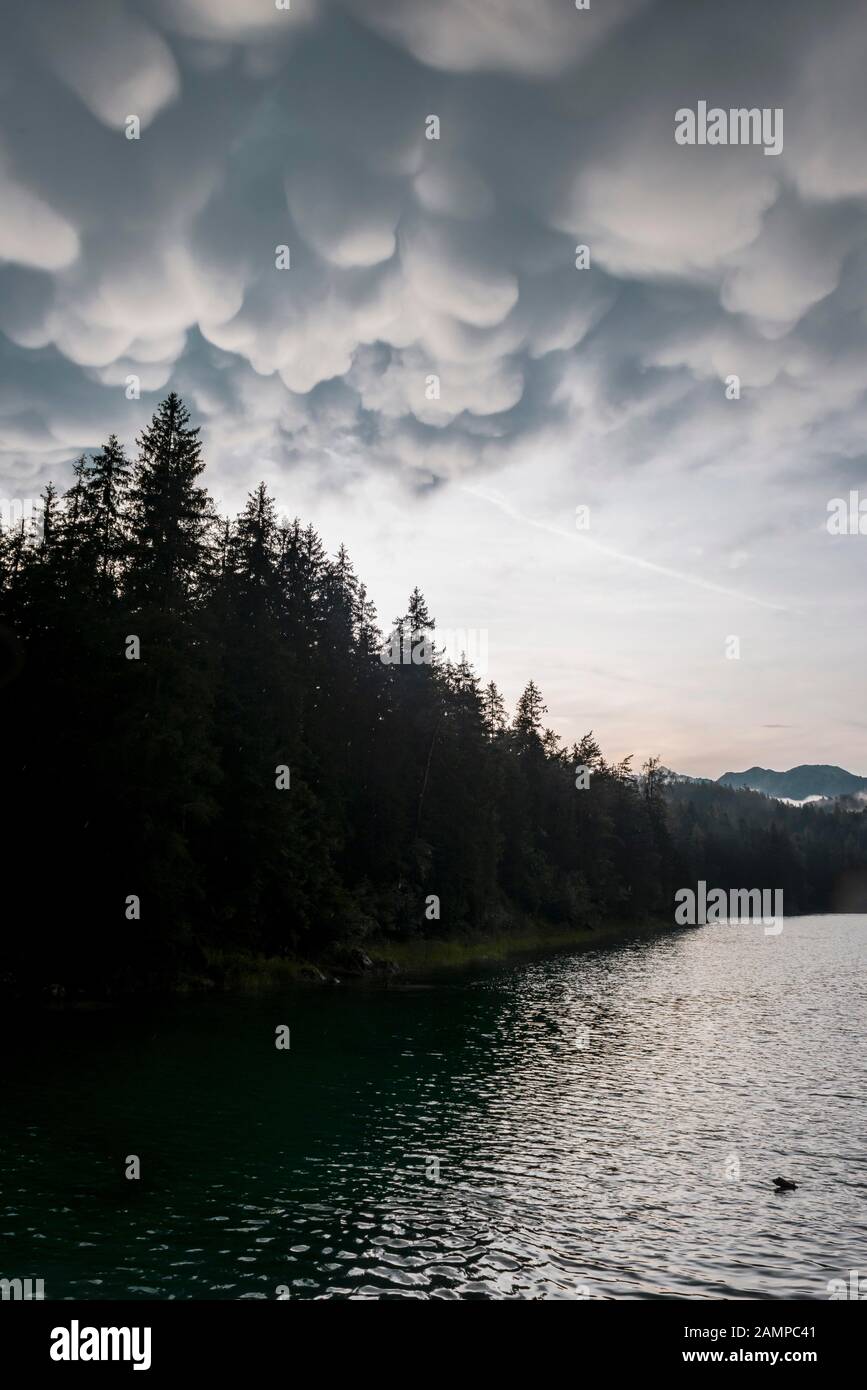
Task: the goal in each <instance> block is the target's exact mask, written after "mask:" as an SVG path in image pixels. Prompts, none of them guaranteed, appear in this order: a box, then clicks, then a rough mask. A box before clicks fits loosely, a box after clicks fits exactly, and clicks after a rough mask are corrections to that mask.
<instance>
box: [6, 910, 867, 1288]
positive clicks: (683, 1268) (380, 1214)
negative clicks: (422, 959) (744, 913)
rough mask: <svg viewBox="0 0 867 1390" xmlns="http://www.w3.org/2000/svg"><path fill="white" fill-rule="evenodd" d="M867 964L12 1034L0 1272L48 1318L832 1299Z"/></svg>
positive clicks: (865, 936) (87, 1020)
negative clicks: (41, 1301)
mask: <svg viewBox="0 0 867 1390" xmlns="http://www.w3.org/2000/svg"><path fill="white" fill-rule="evenodd" d="M865 955H867V918H865V917H824V918H800V919H790V920H787V921H786V924H785V929H784V931H783V932H782V934H781V935H780V936H778V937H768V936H765V935H764V934H763V932H762V930H761V928H760V927H758V928H757V927H748V926H723V927H706V928H703V929H699V930H689V929H687V930H685V931H681V932H677V933H672V934H669V935H664V936H659V937H655V938H649V939H645V940H644V941H640V942H634V943H632V944H630V945H626V946H615V947H609V948H607V949H599V950H594V951H590V952H583V953H580V954H574V955H559V956H557V957H554V958H549V959H546V960H543V961H535V962H533V963H529V964H527V963H520V964H514V965H511V966H508V967H506V968H502V969H499V970H497V971H495V972H486V973H475V974H471V975H461V976H449V977H448V978H447V979H445V980H444V981H442V982H440V983H436V984H434V985H433V986H431V987H426V988H418V987H411V986H403V987H401V986H399V985H398V986H394V985H392V986H391V987H385V986H382V987H379V986H364V987H359V988H355V987H350V986H342V987H340V988H336V989H323V990H306V991H302V990H298V991H295V992H293V993H291V994H287V995H278V996H275V995H263V996H258V997H250V996H247V997H232V998H229V997H221V998H205V999H192V1000H183V1001H178V1002H173V1003H171V1004H163V1005H160V1006H158V1007H157V1006H153V1005H149V1006H147V1007H141V1006H137V1007H135V1008H124V1009H123V1010H111V1011H103V1012H92V1013H84V1012H69V1011H67V1012H62V1013H54V1014H50V1015H48V1016H43V1017H40V1018H39V1019H36V1020H29V1021H25V1022H20V1021H19V1022H16V1024H15V1027H14V1030H13V1031H14V1035H15V1036H14V1038H13V1039H12V1042H11V1044H9V1043H7V1045H6V1047H5V1048H4V1052H5V1060H6V1065H5V1077H4V1080H3V1083H2V1101H0V1177H2V1189H0V1277H4V1276H5V1277H9V1278H12V1277H16V1276H19V1277H27V1276H31V1277H34V1278H43V1279H44V1280H45V1294H46V1298H50V1299H63V1298H92V1299H106V1298H141V1299H148V1298H161V1299H162V1298H180V1299H185V1298H197V1299H201V1298H221V1299H238V1298H269V1299H273V1298H276V1297H277V1296H278V1292H277V1291H278V1288H280V1287H285V1288H286V1289H288V1290H289V1296H290V1297H292V1298H300V1299H309V1298H324V1297H349V1296H351V1297H364V1298H375V1297H383V1296H387V1297H406V1298H493V1297H517V1298H558V1299H559V1298H566V1299H568V1298H576V1297H591V1298H599V1297H602V1298H611V1297H614V1298H644V1297H659V1296H675V1297H683V1296H686V1297H712V1298H731V1297H750V1298H810V1299H825V1298H827V1297H828V1292H827V1283H828V1280H830V1279H834V1278H841V1277H847V1275H848V1271H849V1270H850V1269H853V1268H854V1269H860V1270H861V1271H862V1272H864V1271H867V1225H865V1198H867V1171H865V1153H867V1144H865V1130H867V1123H865V1120H867V1060H865V1049H864V1044H863V1031H864V1028H863V1025H864V998H865V995H864V963H865ZM279 1024H286V1025H288V1027H289V1028H290V1029H291V1038H292V1045H291V1049H290V1050H289V1051H288V1052H280V1051H277V1050H276V1048H275V1046H274V1033H275V1028H276V1026H277V1025H279ZM585 1028H586V1029H588V1030H589V1033H588V1034H586V1035H583V1034H582V1030H583V1029H585ZM582 1040H583V1041H586V1046H583V1047H582V1046H579V1045H578V1044H580V1043H581V1042H582ZM130 1154H137V1155H139V1157H140V1159H141V1164H142V1178H141V1180H140V1181H138V1182H135V1181H128V1180H127V1179H126V1178H125V1177H124V1164H125V1159H126V1156H127V1155H130ZM433 1160H436V1161H437V1162H438V1165H439V1181H436V1180H435V1179H436V1172H437V1169H436V1163H434V1162H433ZM778 1173H781V1174H784V1175H787V1176H790V1177H793V1178H795V1179H796V1180H797V1181H798V1182H799V1184H800V1186H799V1188H798V1190H797V1191H796V1192H792V1193H788V1194H784V1195H779V1194H777V1193H776V1192H775V1191H774V1190H773V1189H772V1188H771V1186H770V1180H771V1178H772V1177H774V1176H776V1175H777V1174H778Z"/></svg>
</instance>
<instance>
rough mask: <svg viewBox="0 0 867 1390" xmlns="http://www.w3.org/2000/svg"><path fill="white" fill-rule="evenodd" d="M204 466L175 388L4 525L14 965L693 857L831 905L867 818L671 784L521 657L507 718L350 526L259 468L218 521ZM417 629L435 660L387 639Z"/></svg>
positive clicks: (30, 972) (342, 924)
mask: <svg viewBox="0 0 867 1390" xmlns="http://www.w3.org/2000/svg"><path fill="white" fill-rule="evenodd" d="M203 468H204V463H203V459H202V450H201V444H200V441H199V431H198V429H196V428H193V427H192V426H191V424H190V418H189V414H188V412H187V410H186V409H185V407H184V406H183V403H182V402H181V401H180V399H179V398H178V397H177V396H176V395H174V394H172V395H170V396H169V397H168V398H167V399H166V400H165V401H164V402H163V403H162V405H161V406H160V407H159V409H158V410H157V412H156V414H155V415H154V417H153V421H152V423H151V424H150V426H149V427H148V428H147V429H146V430H145V431H144V432H143V434H142V435H141V436H140V438H139V440H138V446H137V452H136V455H135V458H134V459H132V458H130V457H129V456H128V455H127V453H126V452H125V450H124V447H123V446H122V445H121V443H120V442H119V441H118V440H117V438H115V437H114V436H112V437H111V438H110V439H109V440H108V441H107V442H106V444H105V445H104V447H103V448H102V450H101V451H100V452H99V453H97V454H95V455H93V456H92V457H84V458H82V459H80V460H79V461H78V463H77V464H76V466H75V469H74V475H73V483H72V486H71V487H70V488H69V489H68V491H67V492H66V494H65V497H64V498H63V499H62V503H61V499H60V498H59V496H58V493H57V491H56V489H55V488H54V486H53V485H50V484H49V486H48V488H47V489H46V491H45V493H44V496H43V506H42V511H41V516H40V524H39V526H38V527H37V526H30V527H28V524H27V522H26V521H22V522H21V523H20V524H19V525H17V526H13V527H11V528H7V529H6V530H5V531H4V532H3V533H2V536H0V622H2V629H0V649H2V657H3V670H2V676H0V682H2V684H0V699H2V705H3V723H4V731H5V738H6V750H5V753H6V755H5V758H4V773H5V777H4V782H5V802H6V808H7V812H8V816H7V820H8V827H7V830H6V843H5V851H6V855H5V858H6V865H7V873H6V883H5V890H6V891H5V894H4V897H5V905H6V912H5V913H4V931H3V936H2V948H0V950H2V956H0V969H2V971H3V972H4V973H5V975H6V978H7V981H8V980H12V981H14V982H15V983H16V985H21V986H22V987H25V988H26V987H37V988H38V987H41V986H43V985H44V984H46V983H48V982H53V981H60V982H62V983H63V984H64V985H66V986H68V987H70V988H87V989H90V990H94V989H120V988H125V987H130V986H135V985H137V984H154V983H161V982H166V981H169V980H171V979H173V978H175V977H176V976H177V974H178V973H179V972H181V971H183V970H188V969H191V970H195V969H197V968H199V967H201V965H202V962H203V961H204V959H205V953H206V952H207V950H208V948H213V947H221V948H226V949H232V950H240V951H249V952H255V953H262V954H267V955H281V954H291V955H297V956H301V957H305V958H309V959H314V960H315V959H318V958H321V957H324V956H326V955H327V953H328V951H329V949H330V948H331V947H332V946H333V945H334V943H336V942H347V941H350V942H352V941H355V942H363V941H365V940H369V939H371V938H373V937H375V938H377V939H379V940H386V941H387V940H388V938H401V937H408V936H418V935H425V934H427V935H431V936H455V935H460V934H467V933H473V932H484V931H488V932H493V931H496V932H508V931H510V930H515V929H517V928H519V927H520V926H521V925H522V924H523V923H526V922H527V921H534V922H538V921H542V922H545V923H547V924H551V925H562V926H563V927H564V928H566V927H573V926H580V925H589V926H593V925H594V924H597V923H599V922H602V921H605V920H606V919H623V920H624V921H637V920H640V919H643V918H646V917H652V916H662V917H666V918H669V919H670V918H671V917H672V914H673V894H674V891H675V889H676V888H677V887H678V886H681V885H688V884H691V883H694V882H695V881H696V879H697V878H700V877H703V878H705V879H706V880H708V881H709V882H713V884H714V885H715V886H719V887H724V888H728V887H762V886H768V887H780V888H783V890H784V892H785V895H786V909H787V911H789V912H793V911H810V910H823V909H829V908H832V907H833V906H835V905H836V902H835V897H834V895H835V893H836V892H837V886H838V885H839V883H840V881H841V879H843V878H845V875H846V873H847V871H850V872H852V873H854V872H855V871H856V870H857V868H858V865H859V864H863V863H864V861H865V849H867V829H865V826H867V816H865V814H864V813H859V814H848V815H846V814H843V813H840V814H834V813H828V812H824V813H812V812H810V811H809V810H792V809H791V808H787V807H779V806H778V805H777V804H776V803H772V802H769V801H767V799H765V798H761V797H755V796H753V795H752V794H750V793H742V792H727V791H725V789H722V788H714V789H713V790H711V789H708V788H704V787H698V786H690V787H684V786H683V785H680V786H677V787H671V786H668V785H666V778H665V775H664V771H663V769H661V768H660V766H659V764H658V762H657V761H656V760H651V762H650V763H649V764H647V765H646V766H645V768H644V770H643V774H642V775H641V776H636V775H634V774H633V772H632V771H631V767H630V763H629V760H627V761H625V762H621V763H618V764H610V763H608V762H607V761H606V760H605V758H604V757H603V754H602V752H601V749H600V747H599V745H598V743H597V742H596V740H595V738H594V737H593V735H592V733H589V734H587V735H585V737H584V738H582V739H581V741H580V742H579V743H577V744H574V745H573V746H572V747H569V748H567V747H563V746H562V745H561V743H560V740H559V739H558V737H557V736H556V734H555V733H554V732H553V731H552V730H551V729H549V728H547V727H546V726H545V722H544V720H545V715H546V713H547V710H546V707H545V703H544V699H543V696H542V694H541V692H540V691H539V690H538V688H537V687H536V685H535V684H534V682H533V681H532V680H530V681H529V682H528V684H527V686H526V688H525V690H524V692H523V694H522V695H521V697H520V699H519V701H518V704H517V708H516V710H515V712H514V716H513V717H512V718H511V719H510V718H509V716H508V713H507V710H506V707H505V704H504V701H503V699H502V697H501V695H500V692H499V691H498V689H497V686H496V684H495V683H494V682H493V681H488V682H487V683H482V681H481V680H480V679H479V677H478V676H477V675H476V674H475V672H474V671H473V670H472V668H471V666H470V665H469V664H468V663H467V661H466V660H465V659H462V660H460V661H458V662H455V661H450V660H447V659H446V658H445V657H444V656H443V655H442V653H440V652H438V650H437V646H436V624H435V619H434V617H433V616H432V615H431V614H430V612H429V611H428V608H427V605H426V602H425V599H424V597H423V595H422V594H421V593H420V591H419V590H418V589H414V590H413V592H412V594H411V595H410V597H409V600H408V603H407V608H406V611H405V613H402V614H399V615H398V616H397V617H396V618H395V619H394V621H393V622H392V623H391V624H390V625H387V628H386V630H385V631H383V630H382V629H381V628H380V626H379V624H378V621H377V616H376V612H375V609H374V607H373V604H372V602H371V599H370V597H369V596H368V593H367V590H366V589H365V587H364V584H363V583H362V581H361V579H360V578H359V576H357V575H356V573H355V571H354V569H353V567H352V563H351V560H350V558H349V555H348V554H347V552H346V550H345V549H344V548H343V547H342V546H341V548H340V549H339V550H338V552H337V554H336V555H332V556H329V555H327V554H326V552H325V549H324V547H323V544H322V541H321V540H320V538H319V536H318V535H317V533H316V531H315V530H314V529H313V527H312V526H310V525H304V524H303V523H302V522H301V521H300V520H298V519H297V518H296V519H294V520H292V521H287V520H281V519H280V518H279V517H278V514H277V511H276V506H275V502H274V499H273V498H271V497H270V496H269V495H268V492H267V490H266V488H265V487H264V485H260V486H259V487H258V488H256V490H255V491H254V492H253V493H251V494H250V496H249V498H248V500H247V503H246V506H245V507H244V510H243V511H242V513H241V514H240V516H238V517H236V518H235V519H234V520H231V521H230V520H226V519H224V518H221V517H219V516H218V515H217V513H216V511H215V508H214V506H213V503H212V501H211V499H210V497H209V495H208V493H207V491H206V489H205V487H204V486H203V483H202V473H203ZM393 635H394V637H395V638H396V639H397V641H394V640H392V638H393ZM401 643H402V644H403V647H401V645H400V644H401ZM407 643H408V644H409V647H410V648H417V647H418V644H419V643H421V644H424V650H425V652H426V654H427V655H428V656H429V657H430V659H429V660H422V661H412V660H410V661H401V660H391V659H389V660H385V661H384V660H383V659H382V653H383V651H385V652H386V653H388V652H392V653H393V652H394V651H398V652H399V651H401V650H402V649H406V646H407ZM576 679H579V680H580V663H579V664H578V665H577V667H576ZM582 769H583V770H584V771H583V772H582V771H581V770H582Z"/></svg>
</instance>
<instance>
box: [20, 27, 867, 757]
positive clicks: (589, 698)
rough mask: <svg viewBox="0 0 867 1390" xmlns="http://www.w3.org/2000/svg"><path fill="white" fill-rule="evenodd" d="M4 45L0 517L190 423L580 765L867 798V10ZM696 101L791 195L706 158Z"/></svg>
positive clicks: (37, 36) (744, 160)
mask: <svg viewBox="0 0 867 1390" xmlns="http://www.w3.org/2000/svg"><path fill="white" fill-rule="evenodd" d="M0 17H2V25H3V34H4V48H3V51H2V53H0V494H2V498H3V499H7V500H14V499H26V498H29V497H33V496H36V495H38V492H39V491H40V489H41V487H42V486H43V485H44V483H45V482H46V481H47V480H48V479H49V478H54V479H55V480H56V481H58V482H59V483H61V484H62V483H64V482H67V481H68V479H69V476H70V465H71V462H72V460H73V459H74V458H75V457H76V456H77V455H78V454H80V453H81V452H82V451H83V450H88V449H92V448H96V447H98V446H99V444H100V443H101V442H102V440H103V439H104V438H105V437H106V436H107V435H108V433H110V432H111V431H115V432H116V433H117V434H118V435H119V436H120V437H121V439H123V440H124V441H125V442H126V443H128V444H129V445H130V446H132V445H133V441H134V438H135V435H136V434H137V432H138V431H139V430H140V429H141V428H142V426H143V424H144V423H146V421H147V420H148V419H149V418H150V416H151V414H152V413H153V411H154V409H155V407H156V405H157V403H158V401H159V400H160V398H161V397H162V396H163V395H164V394H165V393H166V392H167V391H168V390H170V389H174V390H177V391H178V392H180V394H181V395H182V396H183V397H184V399H185V401H186V402H187V404H188V406H189V407H190V409H191V411H192V414H193V416H194V419H195V420H196V422H197V423H198V422H201V423H202V425H203V438H204V440H205V445H206V451H205V452H206V458H207V460H208V468H207V470H206V474H205V481H206V482H207V483H208V485H209V487H210V489H211V491H212V492H213V494H214V495H215V497H216V498H217V499H218V500H219V501H220V503H221V505H222V506H223V508H224V509H227V510H237V509H238V508H239V507H240V506H241V505H242V503H243V500H244V496H245V494H246V493H247V491H248V490H249V489H250V488H252V487H253V486H255V484H256V483H257V482H258V481H259V480H260V479H261V478H265V479H266V481H267V482H268V483H269V485H270V486H271V488H272V490H273V492H274V493H275V495H276V497H277V500H278V504H279V506H280V509H281V510H283V511H285V512H288V513H289V514H290V515H291V514H295V513H298V514H300V515H301V516H302V517H303V518H304V519H305V520H311V521H312V522H313V523H314V524H315V525H316V527H317V528H318V530H319V531H320V532H321V534H322V536H323V539H324V541H325V543H326V545H327V547H328V549H329V550H330V551H332V552H333V551H334V550H336V548H337V546H338V544H339V543H340V542H341V541H344V542H345V543H346V545H347V546H348V548H349V551H350V554H351V555H352V558H353V561H354V563H355V565H356V568H357V570H358V572H359V574H360V576H361V578H362V579H363V580H364V581H365V583H366V584H367V586H368V589H369V591H370V595H371V597H372V598H373V600H374V602H375V603H376V605H377V608H378V610H379V614H380V619H381V622H382V624H383V626H386V625H387V624H388V623H389V621H390V619H391V618H392V617H394V616H395V614H396V613H397V612H398V611H402V610H403V609H404V608H405V605H406V598H407V595H408V593H409V591H410V590H411V589H412V587H413V586H414V585H416V584H417V585H418V586H419V587H420V588H421V589H422V590H423V592H424V593H425V595H426V598H427V600H428V605H429V608H430V610H431V611H432V613H433V614H434V615H435V617H436V620H437V624H438V627H439V628H442V629H447V630H451V631H453V630H457V629H460V630H463V631H469V632H470V633H479V632H482V631H483V632H484V633H485V634H486V639H485V640H486V645H487V671H486V672H485V675H486V676H487V677H493V678H494V679H496V681H497V682H498V684H499V685H500V687H501V688H502V690H503V692H504V694H505V696H506V698H507V701H508V703H509V706H510V708H511V707H513V706H514V702H515V699H516V698H517V696H518V694H519V693H520V690H521V688H522V687H523V685H524V684H525V682H526V680H527V678H528V677H529V676H532V677H533V678H534V679H535V680H536V682H537V684H538V685H539V686H540V688H541V690H542V692H543V695H544V697H545V699H546V702H547V705H548V710H549V713H548V716H547V720H548V722H549V723H550V725H551V726H552V727H553V728H555V729H556V730H557V731H558V732H559V733H560V734H561V735H562V736H563V737H564V738H565V739H567V740H569V741H571V740H572V739H575V738H578V737H580V735H581V734H582V733H583V732H585V731H586V730H588V729H591V728H592V729H593V730H594V731H595V733H596V735H597V737H598V738H599V739H600V742H601V743H602V747H603V751H604V752H605V754H606V755H607V756H608V757H609V758H611V759H615V758H619V757H622V756H623V755H625V754H627V753H630V752H631V753H634V754H635V758H636V762H637V763H639V764H640V762H641V761H642V760H643V759H644V758H645V757H646V756H647V755H648V754H650V753H658V754H659V755H660V756H661V757H662V759H663V761H664V762H665V763H666V764H667V765H668V766H670V767H672V768H675V769H676V770H678V771H680V772H685V773H691V774H694V775H701V776H713V777H716V776H719V775H720V774H721V773H723V772H725V771H727V770H739V769H742V768H746V767H749V766H751V765H753V764H761V765H763V766H766V767H773V768H777V769H784V768H788V767H791V766H793V765H795V764H798V763H838V764H840V765H841V766H843V767H846V768H848V769H850V770H851V771H853V772H856V773H861V774H865V773H867V713H865V712H864V691H865V687H867V681H865V677H867V640H865V636H867V621H865V598H864V591H865V585H864V575H865V567H867V534H865V535H863V536H862V535H845V536H839V535H831V534H829V531H828V528H827V525H826V522H827V515H828V503H829V501H830V500H831V499H832V498H836V497H842V498H848V496H849V493H850V491H852V490H856V491H857V490H859V489H860V495H861V496H863V497H864V498H865V499H867V469H865V461H867V82H865V80H864V73H865V71H867V9H865V7H864V5H863V3H856V2H855V0H852V2H851V3H850V2H849V0H831V3H829V4H823V5H816V4H814V3H812V0H769V3H763V4H762V5H761V6H757V5H756V4H755V0H735V3H731V4H726V5H720V4H718V3H714V0H592V3H591V8H590V10H587V11H578V10H576V9H575V7H574V5H573V4H572V3H570V0H535V3H534V4H533V5H531V6H528V4H527V3H526V0H472V3H467V2H466V0H441V3H439V4H437V5H433V4H431V3H426V2H425V0H399V2H398V0H292V3H291V7H290V9H289V10H288V11H285V10H279V9H278V8H277V6H276V4H275V3H274V0H111V3H109V0H76V3H75V5H74V6H73V5H70V4H68V3H66V0H30V3H28V5H27V6H21V5H17V4H16V5H13V4H12V3H11V0H10V2H9V3H7V2H6V0H4V3H3V4H2V16H0ZM701 101H706V102H707V103H708V105H709V106H710V107H721V108H723V109H728V108H731V107H741V106H746V107H758V108H768V109H771V110H778V109H779V110H782V111H783V113H784V127H783V129H784V141H783V149H782V152H781V153H780V154H779V155H766V154H765V153H764V150H763V148H762V147H761V145H758V146H735V145H728V146H719V145H717V146H710V145H705V146H680V145H678V144H677V143H676V142H675V139H674V131H675V112H676V111H677V110H678V109H679V108H683V107H688V108H697V106H698V103H699V102H701ZM131 115H134V116H137V117H138V120H139V122H140V138H139V139H127V138H126V130H127V129H128V118H129V117H130V116H131ZM431 115H436V116H437V117H438V120H439V137H440V138H439V139H438V140H429V139H427V138H426V131H428V130H429V129H430V123H429V120H428V118H429V117H430V116H431ZM578 244H586V245H587V246H589V248H590V266H589V268H587V269H582V270H578V269H576V268H575V248H576V246H577V245H578ZM278 245H287V246H288V247H289V248H290V255H291V266H290V268H289V269H288V270H278V269H277V268H276V267H275V248H276V247H277V246H278ZM130 374H134V375H136V376H138V377H139V378H140V381H141V398H140V399H138V400H135V399H133V400H130V399H127V396H126V394H125V383H126V381H127V378H128V377H129V376H130ZM431 374H436V375H437V376H438V377H439V379H440V398H439V400H428V399H427V396H426V389H425V384H426V379H427V378H428V377H429V376H430V375H431ZM732 374H736V375H738V376H739V377H740V382H741V393H740V399H737V400H731V399H727V398H726V387H725V382H726V378H727V377H729V376H730V375H732ZM578 507H588V508H589V526H588V527H587V528H586V529H578V527H577V526H576V508H578ZM865 530H867V520H865ZM732 637H736V638H738V639H739V644H740V656H739V659H730V658H729V657H727V655H726V647H727V643H728V645H729V648H730V647H731V643H730V642H729V639H730V638H732Z"/></svg>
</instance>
